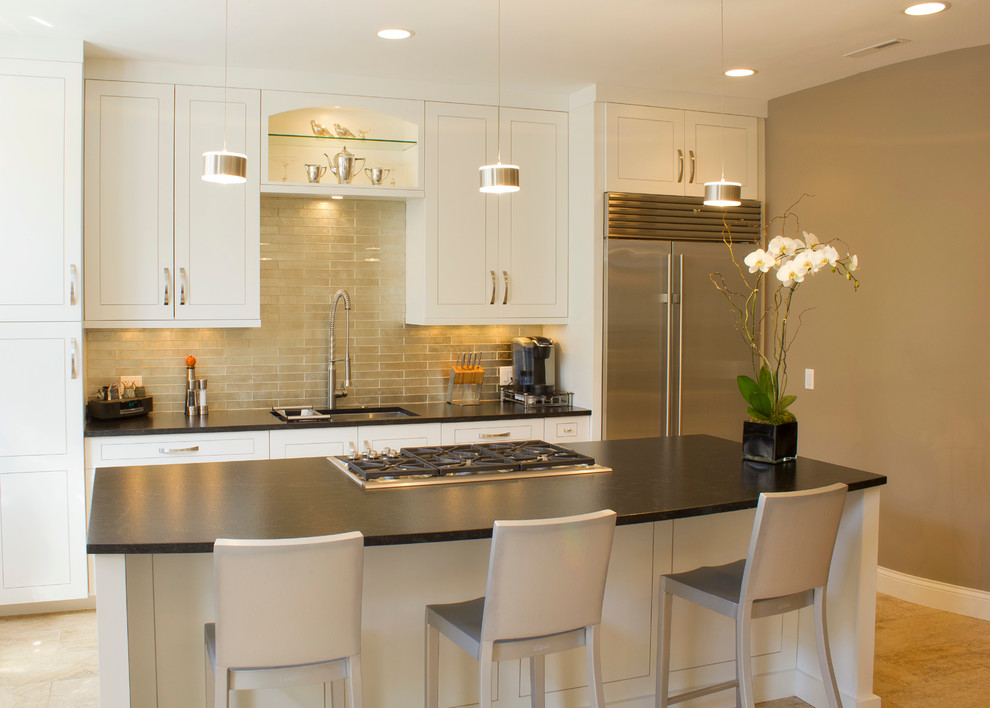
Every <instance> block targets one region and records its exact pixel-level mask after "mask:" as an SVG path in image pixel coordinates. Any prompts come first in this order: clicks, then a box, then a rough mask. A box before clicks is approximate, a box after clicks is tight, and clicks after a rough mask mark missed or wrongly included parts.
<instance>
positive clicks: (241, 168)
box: [203, 0, 247, 184]
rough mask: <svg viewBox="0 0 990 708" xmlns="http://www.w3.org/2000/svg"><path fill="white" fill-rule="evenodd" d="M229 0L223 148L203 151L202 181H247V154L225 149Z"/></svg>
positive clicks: (225, 23) (226, 4)
mask: <svg viewBox="0 0 990 708" xmlns="http://www.w3.org/2000/svg"><path fill="white" fill-rule="evenodd" d="M228 12H229V0H224V3H223V150H209V151H207V152H204V153H203V181H204V182H216V183H218V184H241V183H243V182H247V155H243V154H241V153H239V152H228V151H227V29H228V19H227V16H228Z"/></svg>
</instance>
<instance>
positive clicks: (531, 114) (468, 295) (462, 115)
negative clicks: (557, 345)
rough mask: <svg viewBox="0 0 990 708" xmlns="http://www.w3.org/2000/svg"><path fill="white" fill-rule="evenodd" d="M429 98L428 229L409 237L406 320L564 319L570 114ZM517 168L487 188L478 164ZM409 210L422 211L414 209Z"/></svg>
mask: <svg viewBox="0 0 990 708" xmlns="http://www.w3.org/2000/svg"><path fill="white" fill-rule="evenodd" d="M497 122H498V111H497V109H496V108H493V107H490V106H469V105H462V104H448V103H428V104H427V106H426V141H427V146H428V150H427V158H426V163H427V164H426V200H425V204H424V205H423V209H425V214H424V218H423V221H424V229H423V230H422V231H419V230H417V229H415V228H411V229H410V230H409V233H408V239H407V251H406V258H407V267H406V321H408V322H410V323H414V324H484V323H493V322H505V323H533V324H535V323H553V322H563V321H564V320H565V318H566V316H567V116H566V114H563V113H556V112H551V111H536V110H523V109H507V108H506V109H502V116H501V125H500V126H499V125H496V123H497ZM499 131H501V139H502V145H501V151H502V161H503V162H505V163H507V164H509V163H512V164H517V165H519V168H520V186H521V189H520V191H519V192H514V193H511V194H507V195H501V196H498V195H486V194H482V193H481V192H480V191H479V189H478V187H479V175H478V169H479V168H480V167H481V166H482V165H485V164H489V163H494V162H495V161H496V159H497V158H498V138H499V134H500V133H499ZM413 213H416V212H415V211H414V212H413Z"/></svg>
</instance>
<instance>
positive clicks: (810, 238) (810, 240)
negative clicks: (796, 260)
mask: <svg viewBox="0 0 990 708" xmlns="http://www.w3.org/2000/svg"><path fill="white" fill-rule="evenodd" d="M801 233H802V234H804V243H805V244H806V245H807V246H808V248H814V247H815V246H817V245H818V244H819V243H821V241H819V240H818V237H817V236H815V235H814V234H812V233H808V232H807V231H802V232H801Z"/></svg>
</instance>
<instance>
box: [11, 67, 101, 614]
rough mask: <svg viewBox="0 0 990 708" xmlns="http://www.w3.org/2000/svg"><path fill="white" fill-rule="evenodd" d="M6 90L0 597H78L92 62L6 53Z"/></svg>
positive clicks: (82, 543) (82, 562) (83, 587)
mask: <svg viewBox="0 0 990 708" xmlns="http://www.w3.org/2000/svg"><path fill="white" fill-rule="evenodd" d="M80 62H81V60H80ZM0 96H3V100H0V136H2V138H0V164H2V165H3V166H4V170H3V171H2V174H0V249H2V253H3V254H4V258H3V260H2V261H0V362H2V366H0V390H2V391H3V401H4V405H3V406H0V604H20V603H32V602H41V601H48V600H67V599H77V598H82V597H85V596H86V593H87V568H86V519H85V516H86V499H85V481H84V472H83V378H82V377H83V373H82V358H81V357H82V324H81V323H82V307H81V296H82V293H81V292H80V285H81V277H82V272H81V269H82V253H81V232H82V214H81V189H80V187H81V176H82V134H81V133H82V64H81V63H77V62H73V61H38V60H21V59H0Z"/></svg>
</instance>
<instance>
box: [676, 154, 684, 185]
mask: <svg viewBox="0 0 990 708" xmlns="http://www.w3.org/2000/svg"><path fill="white" fill-rule="evenodd" d="M677 163H678V165H679V166H678V168H677V183H678V184H680V182H681V180H683V179H684V151H683V150H681V149H680V148H678V149H677Z"/></svg>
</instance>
